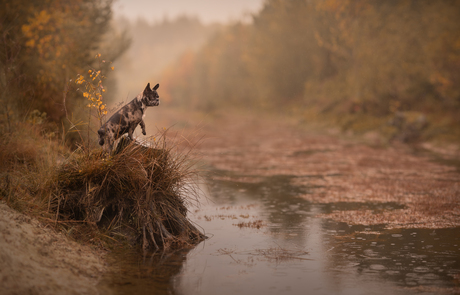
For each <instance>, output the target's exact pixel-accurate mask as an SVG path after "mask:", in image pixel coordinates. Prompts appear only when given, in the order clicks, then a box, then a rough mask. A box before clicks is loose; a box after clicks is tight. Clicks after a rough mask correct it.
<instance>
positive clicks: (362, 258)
mask: <svg viewBox="0 0 460 295" xmlns="http://www.w3.org/2000/svg"><path fill="white" fill-rule="evenodd" d="M166 117H167V114H165V117H164V118H166ZM164 118H162V117H161V116H160V117H159V118H156V120H157V121H156V124H164V125H166V126H169V125H167V124H169V123H168V122H167V121H165V119H164ZM168 118H169V117H168ZM211 122H212V123H211ZM147 125H148V123H147ZM198 125H199V126H198ZM160 126H161V125H160ZM197 126H198V127H197ZM174 128H176V130H179V131H176V133H175V134H174V137H175V138H178V137H180V138H187V141H186V142H187V144H184V147H187V145H189V147H191V148H193V150H194V152H196V153H197V155H198V156H199V157H201V159H200V163H201V168H200V169H202V170H203V180H202V181H200V184H199V187H200V191H201V194H200V200H199V202H198V203H195V206H192V207H191V208H190V212H189V218H190V219H191V220H192V221H193V222H194V223H196V224H197V226H199V227H200V228H202V230H203V232H204V233H205V234H206V235H207V236H208V239H207V240H205V241H204V242H202V243H200V244H199V245H197V246H196V247H194V248H191V249H182V250H177V251H170V252H166V253H158V252H157V253H147V254H145V255H144V254H143V253H139V252H137V251H134V250H133V251H125V250H124V251H120V252H117V251H114V252H113V253H112V254H110V255H109V256H110V257H109V264H110V265H111V270H110V271H109V272H108V273H107V275H106V276H105V277H104V279H103V280H102V281H101V283H100V286H101V287H104V288H105V287H108V288H110V289H111V290H113V291H114V292H115V293H118V294H127V293H139V294H141V293H144V294H145V293H155V294H440V293H441V294H442V293H446V294H454V293H458V292H460V288H459V286H460V227H459V225H460V210H459V199H460V187H459V183H460V174H459V169H458V165H457V161H456V160H455V159H458V157H457V156H458V149H457V150H455V149H442V151H443V153H439V152H438V151H439V147H438V146H432V145H429V144H423V143H422V144H420V145H418V146H417V148H416V149H415V148H414V147H410V146H405V145H398V144H397V143H396V144H392V145H387V144H385V143H382V141H381V140H380V139H379V138H378V137H375V136H373V135H372V134H370V135H368V136H364V137H361V138H364V139H365V140H362V139H359V140H357V139H356V138H343V137H341V136H338V135H337V133H336V132H335V131H334V130H330V131H325V132H318V131H312V130H311V129H308V128H306V127H305V126H302V125H299V124H298V122H295V121H294V120H279V119H276V120H273V119H270V118H264V117H257V118H255V117H248V116H246V115H245V114H232V116H227V115H225V114H220V115H218V116H214V117H213V118H203V119H202V121H201V123H200V124H196V123H190V121H185V120H182V121H179V123H176V125H175V127H174ZM174 128H172V131H174ZM159 129H160V128H159ZM173 133H174V132H173ZM197 138H198V139H197ZM436 149H438V150H436ZM435 150H436V151H437V152H436V153H434V152H433V151H435ZM440 159H441V160H442V161H440Z"/></svg>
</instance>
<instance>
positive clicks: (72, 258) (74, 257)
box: [0, 202, 110, 294]
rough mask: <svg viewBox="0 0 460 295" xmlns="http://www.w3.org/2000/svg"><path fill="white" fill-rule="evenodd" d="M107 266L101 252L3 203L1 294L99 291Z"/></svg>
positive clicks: (0, 208) (0, 214) (0, 212)
mask: <svg viewBox="0 0 460 295" xmlns="http://www.w3.org/2000/svg"><path fill="white" fill-rule="evenodd" d="M105 269H106V266H105V262H104V259H103V254H102V253H101V252H97V251H95V250H94V249H92V248H90V247H88V246H83V245H80V244H78V243H76V242H73V241H70V240H69V239H68V238H66V237H65V236H64V235H63V234H62V233H57V232H56V231H55V230H53V229H51V228H45V227H44V226H43V225H42V224H41V223H39V222H38V221H37V220H34V219H32V218H30V217H28V216H26V215H24V214H21V213H19V212H17V211H15V210H13V209H11V208H10V207H8V206H7V205H6V204H4V203H3V202H0V294H99V291H100V288H99V291H98V289H97V288H96V285H97V284H98V282H99V279H100V277H101V275H102V274H103V273H104V271H105ZM109 293H110V292H109V291H108V290H107V292H106V291H104V294H109Z"/></svg>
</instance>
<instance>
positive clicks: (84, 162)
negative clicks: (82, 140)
mask: <svg viewBox="0 0 460 295" xmlns="http://www.w3.org/2000/svg"><path fill="white" fill-rule="evenodd" d="M188 156H189V154H188V153H186V154H179V153H177V150H175V148H174V146H173V145H168V144H167V143H166V139H165V136H164V134H163V136H162V137H161V138H160V140H154V141H153V142H150V143H148V144H145V145H141V144H139V143H136V142H134V143H133V142H131V141H129V140H128V139H126V138H122V139H121V140H120V143H119V145H118V147H117V149H116V151H115V152H114V153H113V155H106V154H105V153H103V152H102V151H100V150H97V151H91V152H90V153H85V152H83V151H80V152H76V153H75V154H74V155H73V156H72V157H71V158H69V159H68V160H67V161H66V162H65V164H64V165H62V167H60V169H58V171H57V174H56V182H55V184H56V187H55V192H56V193H55V197H54V198H53V199H52V200H51V201H50V206H51V209H52V210H53V211H54V212H56V216H57V217H58V218H59V220H62V221H64V222H66V221H82V222H83V223H82V224H81V225H80V228H79V230H77V232H79V234H80V235H82V233H84V234H86V235H89V236H91V234H90V233H91V231H90V230H88V229H89V228H91V227H93V228H94V227H97V228H98V229H99V230H100V232H101V233H102V234H104V235H105V236H106V237H108V238H112V239H117V237H124V238H126V239H127V240H129V241H131V242H134V243H142V246H143V248H144V249H153V250H157V249H167V248H169V247H172V246H178V245H182V246H183V245H193V244H196V243H197V242H199V241H201V240H203V239H204V238H205V237H204V235H203V234H202V233H201V232H200V231H199V230H198V229H197V228H196V227H195V226H194V225H193V224H192V223H191V222H190V221H189V220H188V219H187V217H186V215H187V205H189V203H190V202H193V201H194V200H196V196H197V194H198V192H197V188H196V186H195V185H193V180H194V177H195V176H196V174H197V171H196V170H195V169H194V168H193V163H191V162H190V159H189V157H188ZM104 232H105V233H104Z"/></svg>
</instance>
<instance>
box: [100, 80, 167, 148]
mask: <svg viewBox="0 0 460 295" xmlns="http://www.w3.org/2000/svg"><path fill="white" fill-rule="evenodd" d="M158 87H160V85H159V84H157V85H155V87H153V89H150V83H148V84H147V87H145V89H144V91H143V92H142V93H140V94H139V95H138V96H137V97H136V98H134V99H133V100H132V101H131V102H130V103H128V104H127V105H125V106H123V107H122V108H121V109H120V110H119V111H118V112H116V113H115V114H113V115H112V117H110V119H109V120H108V121H107V122H106V123H105V124H104V125H102V127H101V128H100V129H99V130H98V131H97V133H98V135H99V144H100V145H101V146H103V148H104V150H106V151H107V152H109V153H110V152H112V148H113V144H114V143H115V140H117V139H118V138H120V137H121V136H122V135H123V134H125V133H128V137H129V138H130V139H131V140H134V138H133V132H134V129H136V127H137V125H138V124H140V125H141V128H142V134H144V135H146V133H145V123H144V120H143V119H144V116H145V110H146V108H147V107H154V106H158V105H159V104H160V99H159V98H160V97H159V96H158V93H157V89H158Z"/></svg>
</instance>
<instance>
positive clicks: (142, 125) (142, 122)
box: [139, 120, 147, 135]
mask: <svg viewBox="0 0 460 295" xmlns="http://www.w3.org/2000/svg"><path fill="white" fill-rule="evenodd" d="M139 124H140V125H141V128H142V134H144V135H147V133H145V123H144V120H141V122H140V123H139Z"/></svg>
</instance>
